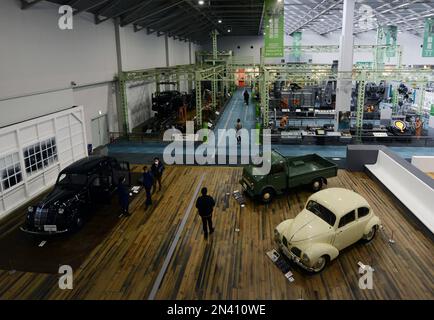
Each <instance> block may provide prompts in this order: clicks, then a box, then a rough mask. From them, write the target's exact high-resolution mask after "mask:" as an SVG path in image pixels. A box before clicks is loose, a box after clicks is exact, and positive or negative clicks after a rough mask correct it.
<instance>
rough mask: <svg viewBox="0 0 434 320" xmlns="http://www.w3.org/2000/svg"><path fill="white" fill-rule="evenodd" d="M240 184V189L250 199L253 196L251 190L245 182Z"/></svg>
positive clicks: (241, 181) (242, 181)
mask: <svg viewBox="0 0 434 320" xmlns="http://www.w3.org/2000/svg"><path fill="white" fill-rule="evenodd" d="M240 184H241V187H242V189H243V192H244V193H246V194H247V195H248V196H250V197H252V198H253V197H254V196H255V193H254V192H253V189H252V188H251V187H249V186H248V185H247V182H246V181H244V180H240Z"/></svg>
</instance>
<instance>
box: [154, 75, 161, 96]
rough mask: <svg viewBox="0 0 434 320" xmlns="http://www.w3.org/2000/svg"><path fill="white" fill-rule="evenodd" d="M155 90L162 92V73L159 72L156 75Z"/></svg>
mask: <svg viewBox="0 0 434 320" xmlns="http://www.w3.org/2000/svg"><path fill="white" fill-rule="evenodd" d="M155 87H156V88H155V92H156V93H160V75H159V74H158V73H157V74H156V75H155Z"/></svg>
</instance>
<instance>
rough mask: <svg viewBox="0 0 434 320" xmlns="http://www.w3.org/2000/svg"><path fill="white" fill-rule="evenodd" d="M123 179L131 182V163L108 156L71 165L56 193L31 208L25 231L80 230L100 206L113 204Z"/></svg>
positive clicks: (28, 212) (59, 178)
mask: <svg viewBox="0 0 434 320" xmlns="http://www.w3.org/2000/svg"><path fill="white" fill-rule="evenodd" d="M120 177H125V179H126V182H125V183H127V184H129V183H130V181H131V175H130V168H129V164H128V163H127V162H119V161H117V160H116V159H114V158H111V157H107V156H90V157H87V158H84V159H81V160H79V161H77V162H75V163H73V164H71V165H69V166H68V167H67V168H65V169H64V170H62V171H61V172H60V173H59V176H58V178H57V181H56V184H55V186H54V188H53V190H51V192H50V193H49V194H48V195H47V196H46V197H45V198H44V199H43V200H42V201H41V202H39V203H38V204H36V205H32V206H30V207H28V209H27V218H26V222H25V224H24V225H23V226H22V227H21V230H22V231H24V232H26V233H30V234H59V233H66V232H69V231H75V230H78V229H80V228H81V227H82V225H83V223H84V222H85V221H86V219H87V218H88V216H89V215H90V214H91V213H92V212H93V211H94V210H95V208H96V207H97V206H98V205H100V204H102V203H107V202H109V201H110V199H111V197H112V194H113V193H114V192H115V191H116V189H117V182H118V180H119V178H120Z"/></svg>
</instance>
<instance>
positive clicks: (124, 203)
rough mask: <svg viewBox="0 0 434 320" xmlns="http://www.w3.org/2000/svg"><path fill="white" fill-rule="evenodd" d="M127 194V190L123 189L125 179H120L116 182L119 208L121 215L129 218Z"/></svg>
mask: <svg viewBox="0 0 434 320" xmlns="http://www.w3.org/2000/svg"><path fill="white" fill-rule="evenodd" d="M129 196H130V195H129V193H128V190H127V188H126V187H125V177H120V178H119V180H118V197H119V205H120V206H121V210H122V215H125V216H127V217H128V216H130V213H129V210H128V209H129V205H130V199H129Z"/></svg>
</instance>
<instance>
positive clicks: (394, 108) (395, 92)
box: [392, 84, 399, 114]
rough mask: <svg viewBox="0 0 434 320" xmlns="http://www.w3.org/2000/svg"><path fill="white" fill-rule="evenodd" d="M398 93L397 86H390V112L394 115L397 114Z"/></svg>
mask: <svg viewBox="0 0 434 320" xmlns="http://www.w3.org/2000/svg"><path fill="white" fill-rule="evenodd" d="M398 103H399V93H398V86H397V85H396V84H395V85H393V86H392V111H393V113H394V114H396V113H397V112H398Z"/></svg>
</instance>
